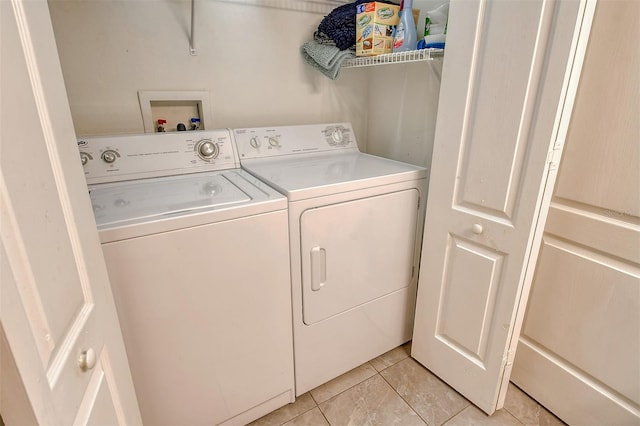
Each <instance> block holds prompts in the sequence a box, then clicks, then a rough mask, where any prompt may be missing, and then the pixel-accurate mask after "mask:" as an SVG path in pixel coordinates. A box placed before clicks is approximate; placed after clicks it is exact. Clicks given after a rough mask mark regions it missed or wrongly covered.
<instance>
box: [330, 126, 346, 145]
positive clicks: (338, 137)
mask: <svg viewBox="0 0 640 426" xmlns="http://www.w3.org/2000/svg"><path fill="white" fill-rule="evenodd" d="M331 139H332V140H333V141H334V142H335V143H336V144H341V143H342V142H343V141H344V135H343V134H342V130H340V129H335V130H334V131H333V132H331Z"/></svg>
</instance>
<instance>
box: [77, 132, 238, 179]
mask: <svg viewBox="0 0 640 426" xmlns="http://www.w3.org/2000/svg"><path fill="white" fill-rule="evenodd" d="M78 149H79V151H80V161H81V162H82V166H83V168H84V174H85V177H86V179H87V183H88V184H95V183H104V182H117V181H122V180H131V179H140V178H146V177H157V176H172V175H179V174H185V173H194V172H198V171H213V170H226V169H232V168H237V167H240V163H239V160H238V154H237V151H236V147H235V144H234V143H233V134H232V133H231V131H230V130H228V129H222V130H202V131H192V132H175V133H144V134H135V135H116V136H91V137H86V138H79V139H78Z"/></svg>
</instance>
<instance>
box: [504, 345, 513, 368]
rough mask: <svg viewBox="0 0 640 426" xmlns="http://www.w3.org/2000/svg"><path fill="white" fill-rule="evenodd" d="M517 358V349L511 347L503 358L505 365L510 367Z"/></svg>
mask: <svg viewBox="0 0 640 426" xmlns="http://www.w3.org/2000/svg"><path fill="white" fill-rule="evenodd" d="M515 358H516V350H515V349H511V350H508V351H507V354H506V355H505V357H504V358H503V359H502V363H503V365H504V367H506V368H509V367H511V366H512V365H513V360H514V359H515Z"/></svg>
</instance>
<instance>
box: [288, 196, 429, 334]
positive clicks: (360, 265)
mask: <svg viewBox="0 0 640 426" xmlns="http://www.w3.org/2000/svg"><path fill="white" fill-rule="evenodd" d="M418 197H419V193H418V191H417V190H416V189H407V190H404V191H399V192H392V193H388V194H383V195H378V196H375V197H369V198H363V199H359V200H354V201H348V202H344V203H339V204H333V205H328V206H323V207H318V208H313V209H309V210H306V211H305V212H304V213H303V214H302V216H301V218H300V231H301V255H302V256H301V257H302V298H303V319H304V323H305V324H307V325H311V324H314V323H317V322H319V321H322V320H324V319H326V318H329V317H331V316H333V315H337V314H339V313H341V312H344V311H347V310H349V309H352V308H354V307H356V306H360V305H362V304H365V303H367V302H370V301H372V300H375V299H377V298H379V297H382V296H384V295H387V294H390V293H393V292H395V291H397V290H400V289H402V288H405V287H407V286H409V285H410V284H411V282H412V277H413V274H414V272H415V271H414V254H415V242H416V231H417V230H416V227H417V219H418V218H417V213H418Z"/></svg>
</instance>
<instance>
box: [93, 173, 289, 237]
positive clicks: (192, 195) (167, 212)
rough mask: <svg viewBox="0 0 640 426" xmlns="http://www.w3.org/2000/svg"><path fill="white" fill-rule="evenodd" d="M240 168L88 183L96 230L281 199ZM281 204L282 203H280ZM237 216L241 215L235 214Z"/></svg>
mask: <svg viewBox="0 0 640 426" xmlns="http://www.w3.org/2000/svg"><path fill="white" fill-rule="evenodd" d="M252 180H254V181H255V179H253V178H252V177H251V176H249V175H247V174H246V173H244V172H243V171H242V170H234V171H228V172H205V173H194V174H190V175H182V176H171V177H163V178H152V179H141V180H134V181H125V182H116V183H107V184H101V185H94V186H91V187H90V188H89V189H90V195H91V203H92V205H93V211H94V215H95V218H96V223H97V225H98V229H99V230H102V229H107V228H113V227H117V226H123V225H131V224H140V223H143V222H150V221H154V220H161V219H165V218H171V217H179V216H185V215H188V214H197V213H202V212H209V211H217V210H223V209H229V208H236V207H240V206H247V205H250V204H255V203H259V202H264V201H270V200H272V199H274V198H275V199H277V198H282V199H283V201H284V198H283V197H280V195H279V194H277V193H276V192H275V191H272V192H271V193H270V192H269V191H268V190H267V191H265V188H267V187H266V185H265V186H263V187H260V185H255V184H254V182H251V181H252ZM280 207H282V206H280ZM239 216H242V215H240V214H239Z"/></svg>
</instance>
